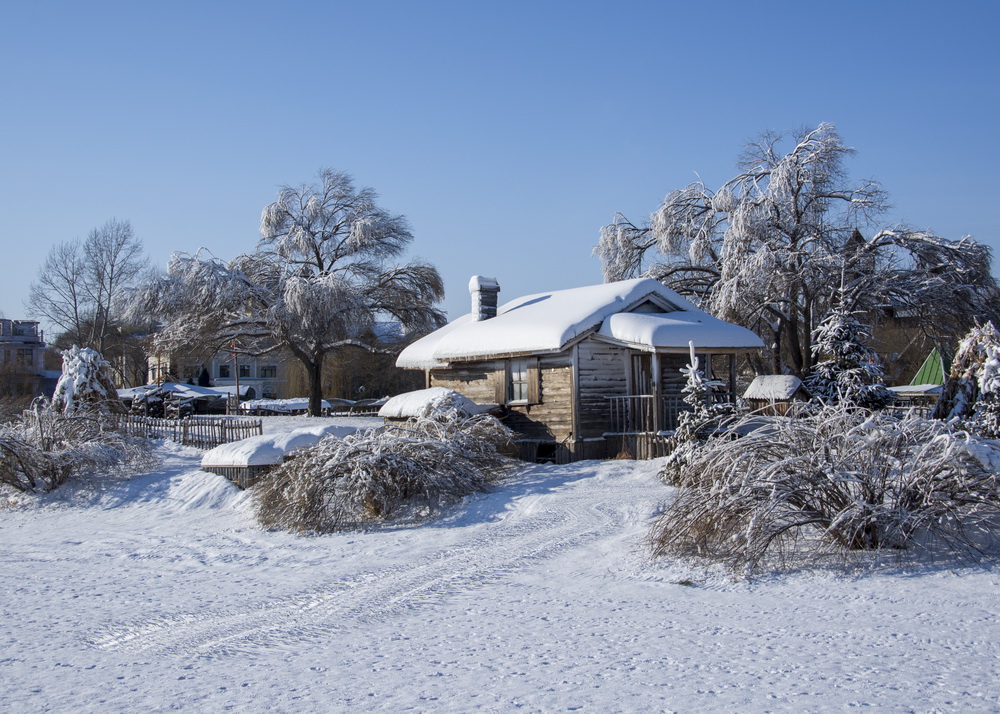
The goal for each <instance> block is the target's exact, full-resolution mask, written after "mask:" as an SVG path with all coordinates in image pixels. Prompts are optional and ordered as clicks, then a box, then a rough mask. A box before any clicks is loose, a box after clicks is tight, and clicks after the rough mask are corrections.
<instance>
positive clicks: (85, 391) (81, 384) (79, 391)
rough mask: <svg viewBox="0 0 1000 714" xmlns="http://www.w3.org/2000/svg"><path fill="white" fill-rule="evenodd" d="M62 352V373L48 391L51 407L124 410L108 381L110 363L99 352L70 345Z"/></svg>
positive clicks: (71, 411)
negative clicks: (50, 390) (50, 396)
mask: <svg viewBox="0 0 1000 714" xmlns="http://www.w3.org/2000/svg"><path fill="white" fill-rule="evenodd" d="M62 355H63V367H62V375H61V376H60V377H59V381H58V382H57V383H56V388H55V392H54V393H53V395H52V408H53V409H54V410H55V411H57V412H64V413H67V414H71V413H74V412H80V411H86V410H91V409H97V410H99V411H103V412H118V413H120V412H124V411H125V409H124V407H123V406H122V403H121V401H120V400H119V399H118V391H117V390H116V389H115V385H114V383H113V382H112V381H111V372H110V367H109V366H108V363H107V362H106V361H105V360H104V358H103V357H101V355H100V353H99V352H97V351H96V350H92V349H90V348H89V347H84V348H83V349H80V348H79V347H77V346H76V345H73V346H72V347H71V348H69V349H68V350H64V351H63V353H62Z"/></svg>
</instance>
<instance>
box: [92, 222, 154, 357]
mask: <svg viewBox="0 0 1000 714" xmlns="http://www.w3.org/2000/svg"><path fill="white" fill-rule="evenodd" d="M83 255H84V265H85V268H86V280H85V282H84V285H85V286H86V289H87V291H88V296H87V297H88V301H89V304H90V305H91V306H92V310H93V319H92V322H91V326H90V339H89V340H88V342H89V343H90V344H92V345H94V346H95V349H96V350H97V351H98V352H101V353H103V352H104V349H105V343H106V341H107V339H108V336H109V334H110V332H111V330H112V329H113V326H114V313H115V309H116V305H115V302H116V301H117V300H119V299H121V297H122V295H123V293H124V290H125V289H126V288H128V287H130V286H132V285H133V284H134V283H135V281H136V280H137V279H138V278H139V277H140V276H141V275H142V274H143V272H144V271H145V270H146V267H147V265H148V262H149V261H148V259H147V258H146V256H145V254H144V253H143V247H142V241H140V240H139V239H138V238H136V237H135V233H134V232H133V231H132V224H131V223H129V222H128V221H120V220H118V219H117V218H112V219H111V220H109V221H108V222H107V223H105V224H104V225H103V226H102V227H101V228H99V229H98V228H95V229H93V230H92V231H91V232H90V235H88V236H87V240H86V241H85V242H84V244H83Z"/></svg>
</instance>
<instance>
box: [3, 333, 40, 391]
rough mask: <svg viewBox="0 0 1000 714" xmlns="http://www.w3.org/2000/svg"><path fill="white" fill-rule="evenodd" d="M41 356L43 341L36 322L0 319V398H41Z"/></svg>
mask: <svg viewBox="0 0 1000 714" xmlns="http://www.w3.org/2000/svg"><path fill="white" fill-rule="evenodd" d="M44 353H45V341H44V340H43V334H42V331H41V330H39V329H38V323H37V322H35V321H33V320H7V319H4V318H0V394H3V395H5V396H11V395H15V396H26V397H30V396H36V395H39V394H42V393H43V391H44V390H43V384H42V376H43V375H42V368H43V366H44V365H43V357H44Z"/></svg>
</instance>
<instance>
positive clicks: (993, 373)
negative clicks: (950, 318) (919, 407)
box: [935, 322, 1000, 439]
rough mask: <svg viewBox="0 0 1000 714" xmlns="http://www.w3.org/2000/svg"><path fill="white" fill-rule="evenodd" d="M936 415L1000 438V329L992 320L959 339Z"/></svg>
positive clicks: (991, 436)
mask: <svg viewBox="0 0 1000 714" xmlns="http://www.w3.org/2000/svg"><path fill="white" fill-rule="evenodd" d="M935 416H937V417H939V418H942V419H958V420H962V421H965V422H967V423H968V426H969V427H970V428H972V429H974V430H975V431H977V432H979V433H981V434H983V435H985V436H988V437H990V438H994V439H996V438H1000V332H998V331H997V328H996V327H994V325H993V323H992V322H987V323H986V324H985V325H977V326H976V327H974V328H972V330H970V331H969V334H967V335H966V336H965V338H964V339H963V340H962V341H961V342H960V343H959V346H958V351H957V352H956V353H955V359H954V361H953V362H952V365H951V374H950V375H949V377H948V381H947V383H946V384H945V387H944V391H943V394H942V395H941V399H940V400H939V401H938V405H937V409H936V410H935Z"/></svg>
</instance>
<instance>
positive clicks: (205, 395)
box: [118, 382, 250, 399]
mask: <svg viewBox="0 0 1000 714" xmlns="http://www.w3.org/2000/svg"><path fill="white" fill-rule="evenodd" d="M249 389H250V387H249V386H247V385H240V395H241V396H246V394H247V392H248V391H249ZM155 391H160V392H172V393H174V394H176V395H177V396H178V397H180V398H181V399H222V398H224V397H226V396H227V395H230V394H236V386H235V385H230V386H227V387H199V386H198V385H197V384H185V383H183V382H163V383H162V384H146V385H143V386H141V387H132V388H131V389H119V390H118V398H119V399H134V398H135V397H137V396H141V395H143V394H145V393H147V392H155Z"/></svg>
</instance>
